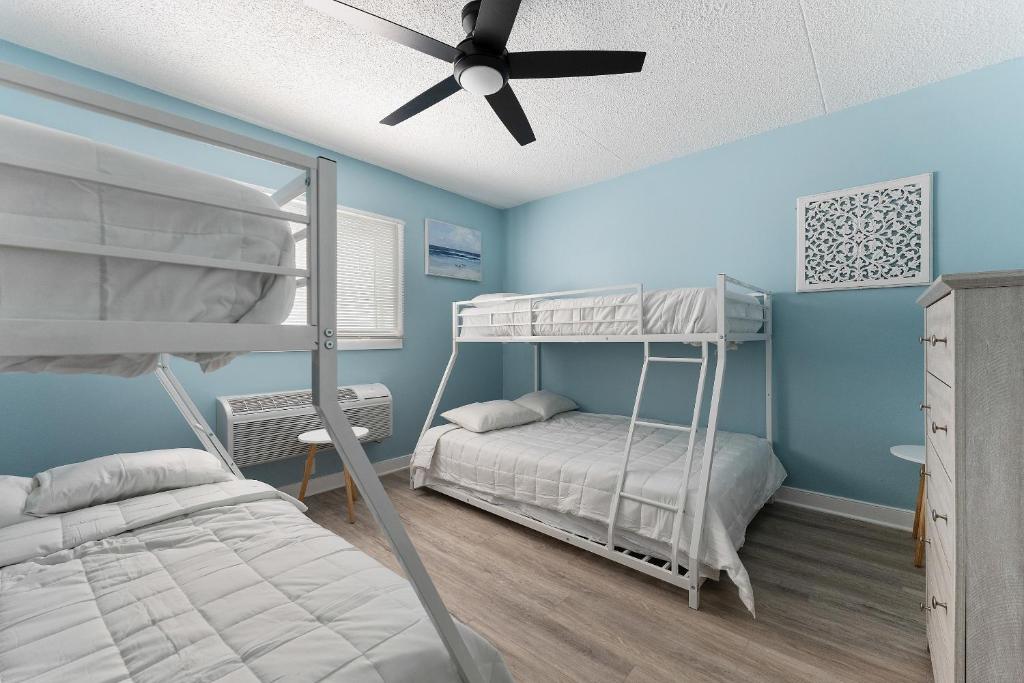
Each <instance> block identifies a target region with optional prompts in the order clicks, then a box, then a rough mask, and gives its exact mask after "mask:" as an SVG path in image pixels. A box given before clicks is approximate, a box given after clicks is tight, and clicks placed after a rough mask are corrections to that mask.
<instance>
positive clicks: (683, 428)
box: [633, 420, 693, 432]
mask: <svg viewBox="0 0 1024 683" xmlns="http://www.w3.org/2000/svg"><path fill="white" fill-rule="evenodd" d="M633 424H635V425H643V426H644V427H656V428H657V429H671V430H673V431H676V432H689V431H691V430H692V429H693V427H691V426H690V425H677V424H675V423H673V422H655V421H654V420H633Z"/></svg>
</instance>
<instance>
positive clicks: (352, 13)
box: [306, 0, 518, 63]
mask: <svg viewBox="0 0 1024 683" xmlns="http://www.w3.org/2000/svg"><path fill="white" fill-rule="evenodd" d="M517 4H518V3H517ZM306 6H307V7H312V8H313V9H315V10H319V11H321V12H323V13H324V14H328V15H330V16H332V17H334V18H336V19H341V20H342V21H344V22H345V23H346V24H349V25H351V26H355V27H357V28H361V29H363V30H364V31H369V32H370V33H376V34H377V35H378V36H382V37H384V38H388V39H389V40H393V41H395V42H396V43H401V44H402V45H405V46H407V47H411V48H412V49H414V50H419V51H420V52H422V53H424V54H428V55H430V56H431V57H437V58H438V59H441V60H444V61H446V62H448V63H454V62H455V60H456V59H458V58H459V57H460V56H462V53H461V52H459V51H458V50H456V49H455V48H454V47H452V46H451V45H448V44H446V43H442V42H441V41H440V40H434V39H433V38H431V37H430V36H425V35H423V34H422V33H417V32H416V31H413V30H412V29H411V28H406V27H404V26H400V25H399V24H396V23H394V22H393V21H388V20H387V19H383V18H381V17H378V16H377V15H376V14H370V13H369V12H364V11H363V10H361V9H356V8H355V7H352V6H351V5H346V4H345V3H343V2H338V0H306Z"/></svg>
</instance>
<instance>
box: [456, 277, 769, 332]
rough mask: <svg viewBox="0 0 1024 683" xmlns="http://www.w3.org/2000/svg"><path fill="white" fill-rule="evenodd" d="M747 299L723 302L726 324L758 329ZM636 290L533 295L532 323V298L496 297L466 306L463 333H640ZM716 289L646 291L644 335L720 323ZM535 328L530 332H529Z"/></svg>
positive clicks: (755, 307) (753, 305) (756, 313)
mask: <svg viewBox="0 0 1024 683" xmlns="http://www.w3.org/2000/svg"><path fill="white" fill-rule="evenodd" d="M749 298H750V302H749V303H743V302H738V301H729V302H727V303H726V305H725V309H726V310H725V315H726V329H728V330H729V331H730V332H757V331H758V330H760V329H761V320H760V319H758V320H751V319H750V318H759V317H760V316H761V308H760V307H759V302H758V301H757V300H756V299H754V297H749ZM636 301H637V295H636V294H615V295H610V296H591V297H576V298H569V299H535V300H534V302H533V327H532V328H531V326H530V302H529V301H526V300H521V301H508V302H502V301H500V300H499V301H495V302H494V303H487V304H481V305H480V306H478V307H473V308H464V309H462V313H463V318H462V324H463V327H462V330H461V332H460V335H461V336H463V337H522V336H527V335H530V334H533V335H539V336H563V335H623V334H637V333H638V332H639V327H638V325H637V306H636ZM717 316H718V304H717V302H716V297H715V289H714V288H710V287H685V288H679V289H660V290H655V291H651V292H645V293H644V332H645V333H646V334H697V333H701V332H714V331H716V330H717V328H718V317H717ZM531 329H532V331H531Z"/></svg>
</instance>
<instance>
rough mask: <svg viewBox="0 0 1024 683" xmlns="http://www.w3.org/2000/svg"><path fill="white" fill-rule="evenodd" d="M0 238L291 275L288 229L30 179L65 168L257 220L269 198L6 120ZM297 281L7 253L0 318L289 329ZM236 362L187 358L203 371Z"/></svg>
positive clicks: (122, 364)
mask: <svg viewBox="0 0 1024 683" xmlns="http://www.w3.org/2000/svg"><path fill="white" fill-rule="evenodd" d="M0 149H2V150H3V158H4V160H7V161H9V162H10V163H8V164H0V237H34V238H45V239H51V240H64V241H75V242H86V243H90V244H105V245H112V246H120V247H130V248H136V249H148V250H156V251H166V252H168V253H172V254H188V255H194V256H203V257H209V258H220V259H231V260H237V261H246V262H250V263H257V264H261V265H273V266H284V267H294V263H295V242H294V239H293V237H292V230H291V226H290V224H289V223H288V222H286V221H283V220H278V219H273V218H266V217H263V216H256V215H252V214H248V213H243V212H240V211H233V210H230V209H223V208H219V207H214V206H206V205H200V204H196V203H194V202H188V201H184V200H180V199H171V198H166V197H160V196H156V195H149V194H143V193H140V192H135V191H130V190H123V189H120V188H116V187H110V186H107V185H102V184H98V183H94V182H84V181H80V180H74V179H71V178H66V177H60V176H56V175H52V174H48V173H41V172H37V171H31V170H27V169H24V168H21V167H19V166H17V165H11V164H17V163H18V160H22V159H24V160H26V161H28V160H39V161H45V162H46V163H48V164H51V165H58V166H60V167H61V168H62V169H67V170H68V172H69V173H70V174H72V175H73V174H74V172H75V171H85V172H88V173H91V174H100V175H103V176H109V177H110V178H111V180H112V181H115V182H116V181H117V180H118V179H126V180H128V179H130V180H135V181H140V180H141V181H145V182H147V183H149V184H152V185H156V186H158V187H160V188H166V189H167V190H169V191H170V190H191V191H193V192H199V193H201V194H202V195H203V196H208V197H210V198H211V199H212V200H215V199H217V198H224V199H227V200H231V201H233V202H240V203H242V204H243V205H245V206H251V207H253V208H258V209H277V208H278V207H277V205H276V204H274V202H273V200H271V199H270V198H269V197H267V196H266V195H264V194H263V193H262V192H260V191H258V190H256V189H253V188H251V187H247V186H245V185H242V184H240V183H237V182H234V181H232V180H229V179H226V178H221V177H217V176H213V175H208V174H205V173H201V172H198V171H194V170H191V169H188V168H183V167H180V166H175V165H173V164H169V163H166V162H163V161H160V160H158V159H154V158H151V157H147V156H143V155H140V154H135V153H131V152H126V151H124V150H121V149H118V148H116V147H112V146H109V145H105V144H101V143H97V142H94V141H92V140H89V139H87V138H82V137H79V136H76V135H71V134H69V133H64V132H61V131H56V130H53V129H50V128H45V127H42V126H38V125H34V124H31V123H26V122H24V121H20V120H17V119H12V118H8V117H0ZM294 297H295V277H293V276H283V275H271V274H264V273H249V272H241V271H232V270H223V269H216V268H204V267H196V266H183V265H176V264H164V263H156V262H151V261H132V260H126V259H119V258H109V257H100V256H90V255H82V254H73V253H58V252H48V251H39V250H31V249H21V248H12V247H2V246H0V318H2V319H21V318H35V319H58V320H121V321H161V322H205V323H266V324H280V323H282V322H283V321H284V320H285V318H286V317H287V316H288V313H289V312H290V310H291V307H292V302H293V300H294ZM233 356H234V354H198V355H193V356H188V357H189V358H191V359H193V360H196V361H198V362H200V364H201V365H202V366H203V368H204V370H211V369H215V368H217V367H220V366H221V365H223V364H225V363H226V362H228V360H230V359H231V358H232V357H233ZM155 363H156V356H153V355H131V356H68V357H0V371H9V372H10V371H23V372H100V373H108V374H115V375H123V376H132V375H138V374H142V373H144V372H148V371H151V370H152V369H153V368H154V367H155Z"/></svg>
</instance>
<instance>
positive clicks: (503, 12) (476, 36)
mask: <svg viewBox="0 0 1024 683" xmlns="http://www.w3.org/2000/svg"><path fill="white" fill-rule="evenodd" d="M519 2H520V0H481V2H480V9H479V10H478V11H477V15H476V27H475V28H474V29H473V42H475V43H479V44H480V45H482V46H484V47H486V48H489V49H491V50H494V51H495V52H501V51H502V50H504V49H505V43H507V42H508V36H509V34H510V33H512V24H514V23H515V22H516V14H518V13H519Z"/></svg>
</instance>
